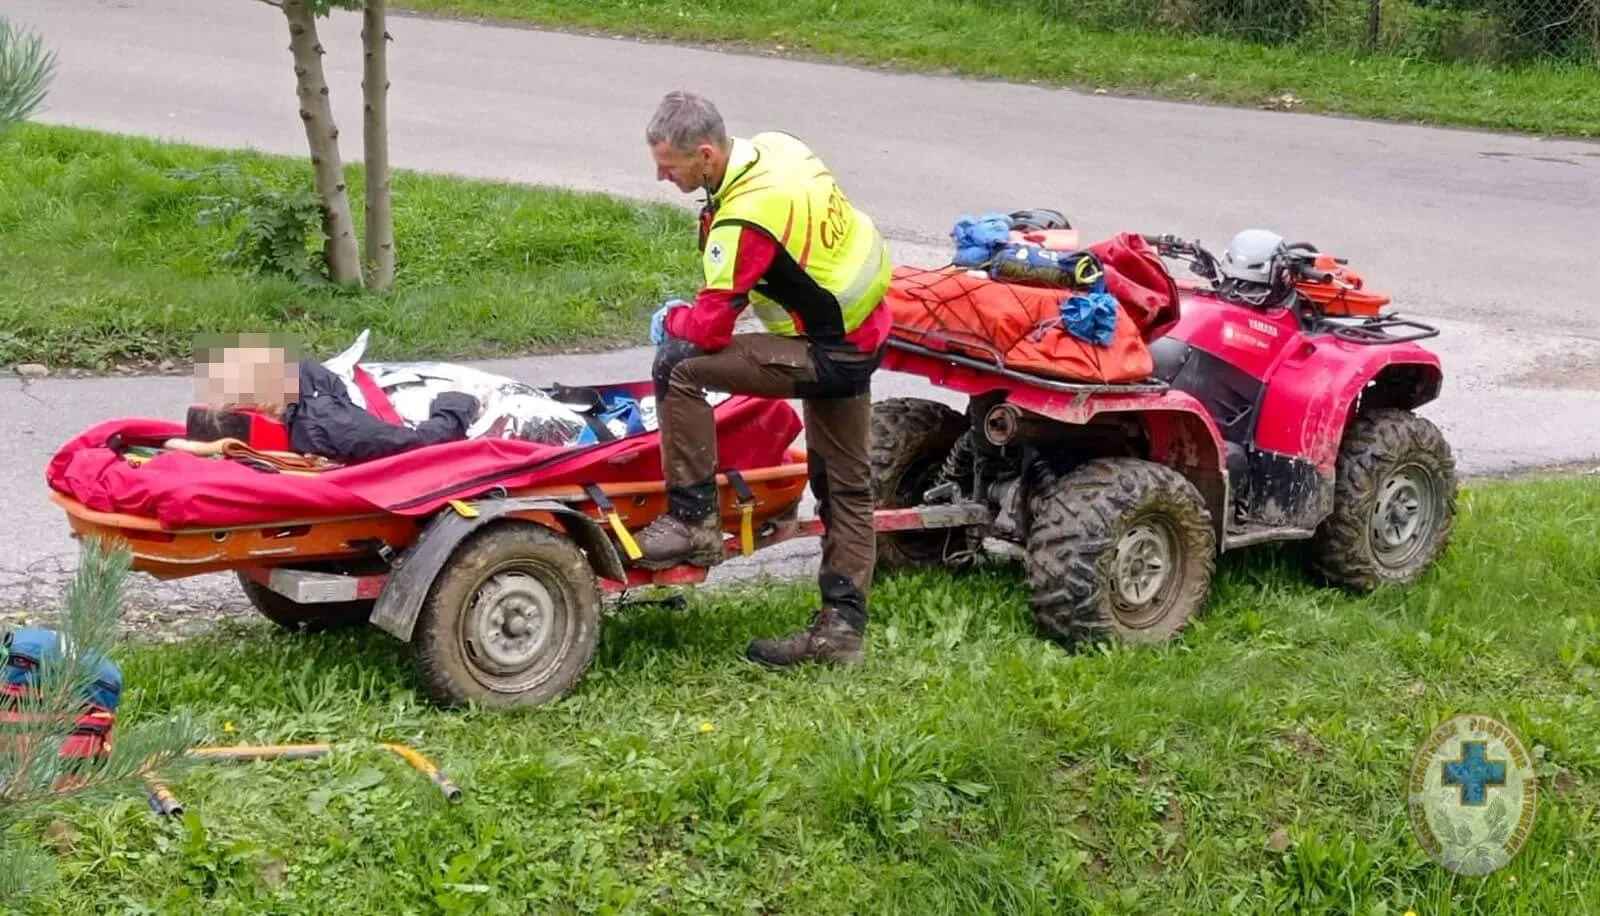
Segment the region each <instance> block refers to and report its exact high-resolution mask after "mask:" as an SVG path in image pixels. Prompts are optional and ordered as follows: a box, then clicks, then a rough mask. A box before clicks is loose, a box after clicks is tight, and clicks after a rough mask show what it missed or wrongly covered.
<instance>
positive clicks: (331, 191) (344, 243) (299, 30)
mask: <svg viewBox="0 0 1600 916" xmlns="http://www.w3.org/2000/svg"><path fill="white" fill-rule="evenodd" d="M283 15H284V17H285V18H286V19H288V20H289V50H290V51H291V52H293V54H294V74H295V82H296V92H297V94H298V95H299V97H300V120H301V121H302V122H303V123H304V124H305V126H306V143H307V144H308V145H309V146H310V149H311V166H312V170H313V171H314V173H315V175H316V180H317V194H318V196H320V197H321V198H322V231H323V233H324V234H325V235H326V236H327V241H326V242H324V243H323V249H322V254H323V258H324V259H325V260H326V261H327V264H328V275H329V277H330V278H332V279H333V281H334V282H335V283H341V284H343V283H356V284H359V283H360V282H361V251H360V249H359V248H358V247H357V246H356V234H355V225H354V224H353V222H352V220H351V218H350V195H349V193H348V191H347V189H346V187H345V183H344V164H343V163H342V162H341V161H340V159H339V128H338V126H337V125H335V124H334V123H333V104H332V102H331V101H330V100H329V98H328V80H327V77H326V76H324V75H323V72H322V54H323V51H322V42H321V41H320V40H319V39H318V38H317V23H316V20H315V18H313V15H312V12H311V9H310V8H309V7H308V6H307V5H306V0H284V3H283Z"/></svg>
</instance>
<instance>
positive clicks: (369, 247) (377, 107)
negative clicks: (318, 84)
mask: <svg viewBox="0 0 1600 916" xmlns="http://www.w3.org/2000/svg"><path fill="white" fill-rule="evenodd" d="M388 5H389V4H388V0H366V4H365V5H364V7H363V9H362V14H361V16H362V24H361V43H362V46H363V50H364V51H365V54H366V63H365V65H364V67H363V70H362V78H361V92H362V95H363V96H364V97H365V99H364V101H365V105H366V114H365V117H364V118H363V119H362V128H363V136H362V140H363V143H364V144H365V155H366V179H367V186H366V208H367V238H366V255H367V263H366V275H367V285H368V286H369V287H371V288H373V289H377V290H383V289H388V288H389V284H390V283H392V282H393V281H394V216H393V213H392V211H391V209H390V206H389V52H388V43H389V41H390V40H391V39H390V37H389V32H388V29H387V24H386V20H387V7H388Z"/></svg>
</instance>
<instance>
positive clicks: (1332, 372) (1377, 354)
mask: <svg viewBox="0 0 1600 916" xmlns="http://www.w3.org/2000/svg"><path fill="white" fill-rule="evenodd" d="M1443 383H1444V370H1443V368H1442V367H1441V366H1440V362H1439V357H1438V356H1437V355H1436V354H1434V353H1432V352H1431V351H1429V350H1426V349H1423V348H1422V347H1420V346H1417V345H1416V344H1414V343H1398V344H1390V345H1382V346H1374V345H1362V344H1355V343H1350V342H1348V341H1344V340H1339V339H1337V338H1332V337H1321V338H1316V339H1312V340H1307V341H1305V342H1304V343H1302V344H1301V345H1300V346H1299V347H1298V348H1297V349H1296V350H1294V351H1293V352H1291V353H1289V354H1287V355H1286V356H1285V357H1284V359H1283V360H1282V361H1281V362H1280V363H1279V364H1278V366H1277V368H1276V369H1275V370H1274V371H1273V373H1272V375H1271V377H1270V379H1269V380H1268V383H1267V387H1266V392H1265V395H1264V396H1263V398H1262V402H1261V414H1260V418H1259V420H1258V421H1257V425H1256V437H1255V439H1256V446H1257V447H1258V448H1260V449H1262V450H1264V451H1268V452H1276V453H1278V454H1281V455H1286V456H1290V457H1294V458H1299V459H1302V460H1305V461H1309V462H1311V463H1312V464H1313V465H1314V466H1315V467H1316V469H1317V471H1318V473H1320V474H1322V475H1324V476H1329V477H1331V475H1332V474H1333V472H1334V468H1335V465H1336V464H1337V463H1338V458H1339V446H1340V442H1341V441H1342V439H1343V437H1344V430H1345V427H1346V426H1347V425H1348V424H1349V422H1350V420H1351V419H1352V418H1353V417H1354V416H1355V414H1356V409H1357V408H1358V407H1365V408H1373V407H1399V408H1405V409H1414V408H1417V407H1421V406H1422V405H1423V404H1427V403H1428V402H1430V401H1432V400H1434V399H1435V398H1437V397H1438V396H1439V390H1440V387H1441V386H1442V385H1443Z"/></svg>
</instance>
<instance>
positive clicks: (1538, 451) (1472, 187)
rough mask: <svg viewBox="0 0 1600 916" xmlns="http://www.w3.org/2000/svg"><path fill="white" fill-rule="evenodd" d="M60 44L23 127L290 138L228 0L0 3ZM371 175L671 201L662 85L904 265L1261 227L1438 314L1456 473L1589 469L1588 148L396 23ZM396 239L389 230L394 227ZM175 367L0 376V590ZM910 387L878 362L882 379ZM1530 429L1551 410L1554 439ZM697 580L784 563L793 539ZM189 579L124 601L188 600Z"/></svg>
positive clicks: (29, 560)
mask: <svg viewBox="0 0 1600 916" xmlns="http://www.w3.org/2000/svg"><path fill="white" fill-rule="evenodd" d="M5 12H6V14H7V15H9V16H10V17H12V18H13V19H14V20H17V21H20V22H22V23H24V24H27V25H30V26H33V27H35V28H38V29H39V30H40V31H42V32H43V34H44V35H45V38H46V40H47V42H48V43H49V45H50V46H51V47H53V48H54V49H55V50H56V51H57V53H58V57H59V73H58V76H57V78H56V81H55V83H54V86H53V88H52V91H51V94H50V97H49V100H48V108H47V110H46V111H44V112H43V113H42V114H41V115H40V117H39V120H42V121H46V122H51V123H60V124H73V125H79V126H85V127H91V128H96V129H101V130H112V131H122V132H128V133H137V134H143V135H152V136H160V137H165V138H171V139H179V140H186V141H190V142H196V143H202V144H207V145H215V146H229V147H253V148H257V149H261V150H267V151H272V152H280V153H289V154H295V155H304V154H305V145H304V135H303V132H302V130H301V126H300V122H299V119H298V118H297V117H296V104H295V97H294V77H293V73H292V70H291V63H290V57H289V52H288V50H287V29H286V26H285V24H284V22H283V19H282V16H281V14H280V13H279V12H278V11H277V10H275V9H273V8H271V7H269V6H266V5H264V4H261V3H256V2H251V0H142V2H137V3H135V2H132V0H126V2H112V0H6V2H5ZM390 32H391V33H392V35H393V36H394V39H395V41H394V43H393V45H392V46H391V51H390V55H391V61H390V68H391V78H392V84H393V85H392V90H391V99H390V111H391V119H392V120H391V146H392V157H393V161H394V163H395V165H396V166H399V167H407V168H417V169H426V170H432V171H442V172H452V173H458V174H463V175H473V176H480V177H488V178H498V179H508V180H515V181H523V182H538V183H549V184H559V185H564V186H568V187H575V188H581V189H590V190H600V191H609V192H614V193H621V194H626V195H631V196H636V197H641V198H647V199H656V200H664V201H672V202H677V203H685V204H686V203H688V201H687V200H686V199H685V198H684V197H683V196H682V195H680V194H678V192H677V191H676V190H675V189H673V188H671V187H670V186H668V185H662V184H657V183H656V182H655V181H654V180H653V170H652V167H651V163H650V160H649V157H648V154H647V152H646V150H645V146H644V141H643V128H644V124H645V122H646V121H647V120H648V118H649V116H650V113H651V111H652V109H653V107H654V104H655V102H656V100H657V99H658V98H659V97H660V95H661V94H662V93H663V92H665V91H666V90H668V89H670V88H674V87H679V86H683V87H689V88H696V89H700V90H702V91H705V92H707V93H709V94H711V95H712V96H713V97H714V98H715V99H716V100H717V102H718V104H719V105H720V106H721V107H722V109H723V111H724V114H725V115H726V117H727V119H728V121H729V124H730V127H731V129H733V130H734V131H736V132H741V133H748V132H752V131H755V130H760V129H764V128H767V127H780V128H783V129H787V130H791V131H794V132H796V133H798V134H800V135H801V136H803V137H805V138H806V139H807V140H808V141H810V142H811V143H812V145H813V146H814V147H815V148H816V149H817V150H818V151H819V152H820V153H821V155H822V156H823V157H824V158H825V159H826V160H827V161H828V162H829V163H830V164H831V165H832V167H833V169H834V171H835V172H836V174H838V175H839V177H840V179H841V181H842V182H843V183H844V185H845V187H846V189H847V191H848V192H849V193H850V194H851V196H852V197H853V199H854V200H855V201H856V202H857V203H858V205H859V206H861V207H863V208H864V209H866V210H868V211H869V212H871V213H872V214H873V215H874V216H875V217H876V218H877V219H878V220H879V222H880V223H881V224H882V225H883V227H884V228H885V231H886V234H888V235H889V237H890V239H891V242H892V243H893V247H894V249H895V254H896V256H897V257H898V258H899V259H901V260H904V261H916V262H924V263H927V262H933V263H941V262H942V261H943V260H944V259H945V258H946V257H947V250H948V249H947V244H946V242H947V239H946V237H945V233H946V232H947V230H948V228H949V226H950V224H951V223H952V221H953V220H954V219H956V218H957V217H959V216H961V215H963V214H974V215H976V214H979V213H982V212H985V211H988V210H995V209H1012V208H1016V207H1024V206H1048V207H1055V208H1057V209H1060V210H1063V211H1065V212H1066V213H1067V214H1068V215H1069V216H1070V217H1071V218H1072V219H1073V220H1074V222H1075V223H1076V224H1077V225H1078V226H1079V227H1080V228H1081V229H1082V230H1083V232H1084V233H1085V234H1086V236H1087V237H1089V238H1097V237H1102V236H1105V235H1108V234H1111V233H1114V232H1117V231H1121V230H1124V229H1134V230H1138V231H1149V232H1166V231H1171V232H1177V233H1179V234H1183V235H1188V236H1198V237H1201V238H1203V239H1205V240H1207V241H1208V242H1210V243H1211V244H1213V245H1215V246H1216V247H1218V248H1220V247H1221V246H1222V245H1224V244H1225V243H1226V240H1227V238H1228V237H1229V236H1231V235H1232V234H1233V233H1234V232H1235V231H1238V230H1240V229H1244V228H1249V227H1253V226H1266V227H1269V228H1274V229H1276V230H1278V231H1280V232H1282V233H1283V234H1285V235H1288V236H1293V237H1295V238H1297V239H1307V240H1310V241H1313V242H1315V243H1316V244H1318V245H1319V246H1321V247H1323V248H1324V249H1333V250H1336V251H1338V252H1339V253H1341V254H1343V255H1345V256H1348V257H1349V258H1351V260H1352V262H1353V263H1354V264H1355V265H1356V266H1357V267H1358V269H1361V270H1363V271H1364V272H1365V273H1366V274H1367V276H1368V277H1369V279H1370V280H1371V281H1373V282H1374V283H1375V284H1376V285H1378V286H1381V287H1383V288H1385V289H1387V290H1389V291H1390V292H1392V293H1393V294H1394V295H1395V297H1396V300H1397V303H1398V306H1399V308H1401V309H1402V310H1403V311H1404V312H1406V313H1408V314H1413V315H1417V316H1422V317H1426V318H1429V319H1433V320H1437V321H1438V323H1440V325H1441V327H1443V329H1444V330H1445V332H1446V333H1445V335H1444V337H1443V338H1442V339H1441V340H1439V341H1437V342H1435V343H1436V348H1437V349H1438V351H1439V352H1440V353H1441V355H1442V356H1443V358H1444V359H1445V365H1446V371H1447V372H1448V373H1449V379H1448V382H1447V387H1446V391H1445V395H1444V397H1443V398H1442V399H1441V401H1440V402H1439V403H1438V404H1437V405H1435V406H1433V407H1431V408H1429V409H1428V411H1426V413H1427V414H1428V415H1429V416H1431V417H1433V418H1434V419H1435V420H1436V421H1437V422H1439V423H1440V424H1441V425H1442V426H1443V427H1444V428H1445V430H1446V432H1447V434H1448V435H1449V436H1450V438H1451V440H1452V441H1453V442H1454V443H1455V445H1456V447H1457V448H1458V452H1459V457H1460V459H1461V461H1462V466H1463V470H1464V471H1467V472H1471V473H1483V472H1491V471H1499V470H1506V469H1510V468H1514V467H1518V466H1525V465H1533V464H1542V463H1551V462H1559V461H1582V460H1589V459H1594V458H1597V457H1600V399H1597V398H1596V397H1595V395H1594V393H1593V389H1594V388H1596V387H1600V371H1597V367H1600V311H1597V310H1595V309H1594V308H1592V306H1591V302H1592V301H1593V295H1594V294H1593V283H1594V280H1593V274H1594V268H1595V266H1596V265H1597V264H1600V222H1597V220H1596V217H1595V214H1596V213H1597V212H1600V145H1595V144H1590V143H1584V142H1575V141H1552V140H1545V139H1540V138H1533V137H1524V136H1511V135H1497V134H1489V133H1479V132H1468V131H1454V130H1439V129H1426V128H1421V127H1414V126H1407V125H1398V124H1374V123H1366V122H1361V121H1355V120H1348V119H1340V118H1328V117H1319V116H1311V115H1304V114H1297V113H1283V112H1266V111H1255V110H1235V109H1224V108H1215V107H1209V106H1200V105H1184V104H1170V103H1161V102H1150V101H1141V100H1130V99H1120V98H1116V97H1111V96H1095V95H1092V94H1084V93H1075V92H1069V91H1060V90H1052V89H1046V88H1041V87H1033V86H1017V85H1006V84H997V83H987V82H978V81H967V80H957V79H949V78H934V77H924V76H910V75H895V74H888V73H883V72H876V71H866V70H857V69H849V68H842V67H832V66H824V65H819V64H813V63H806V62H798V61H791V60H785V59H780V58H777V57H760V56H737V55H725V54H718V53H712V52H708V51H700V50H693V49H686V48H679V47H671V46H662V45H652V44H644V43H638V42H631V41H614V40H603V39H595V38H586V37H578V36H572V35H565V34H553V33H546V32H539V31H533V30H527V29H515V28H490V27H486V26H481V25H474V24H469V23H461V22H449V21H439V20H426V19H417V18H406V17H399V16H396V17H394V19H393V21H392V22H391V24H390ZM323 42H324V45H325V46H326V48H327V58H326V65H327V67H328V68H329V75H330V81H331V83H332V93H333V99H334V106H335V111H336V118H337V121H338V124H339V126H340V128H341V131H342V133H343V137H344V141H343V154H344V156H345V157H346V158H353V157H356V156H359V154H360V140H359V138H360V127H361V121H360V89H359V80H360V61H361V58H360V47H359V20H358V19H357V18H356V17H354V16H350V15H345V14H341V15H339V16H336V17H334V19H333V20H332V21H331V22H326V23H324V24H323ZM402 244H403V240H402ZM641 364H642V363H641V362H640V356H639V354H637V353H621V354H615V355H610V356H607V357H604V358H582V359H566V360H553V361H552V360H521V361H511V362H506V363H500V364H496V365H497V367H498V368H501V369H503V370H509V371H513V372H515V373H516V374H518V375H520V376H522V377H525V378H528V379H530V380H532V381H544V380H553V379H556V378H559V379H561V380H563V381H580V380H583V379H586V378H587V379H590V380H610V379H613V378H617V377H630V378H631V377H633V376H635V375H637V374H638V368H637V367H638V366H640V365H641ZM189 391H190V389H189V386H188V383H187V382H186V381H185V380H181V379H170V378H168V379H160V378H151V379H117V380H109V379H81V380H69V379H56V378H50V379H43V380H39V381H32V382H26V383H24V382H22V381H19V380H5V381H0V415H3V416H5V417H6V418H7V426H8V428H9V429H10V430H11V431H12V434H10V435H7V436H5V437H0V509H3V510H4V512H5V515H4V517H5V518H6V519H7V522H8V527H7V531H6V532H4V533H0V538H3V541H0V543H3V544H4V545H5V550H4V552H3V556H5V557H6V558H7V559H5V560H4V561H0V565H3V570H0V604H7V603H17V602H21V603H24V604H34V603H36V602H39V601H48V600H53V596H54V594H55V593H56V590H57V589H58V588H59V585H60V583H61V581H62V577H63V576H64V575H66V574H68V573H69V572H70V569H71V558H72V551H73V548H72V544H71V541H70V540H69V539H68V538H67V536H66V529H65V526H64V523H63V522H62V520H61V518H60V515H59V512H57V511H56V510H55V509H54V508H53V507H52V506H51V505H50V504H49V503H48V501H47V500H46V497H45V488H44V484H43V477H42V472H43V467H44V463H45V462H46V461H47V460H48V457H49V455H50V454H51V452H52V451H53V450H54V449H55V448H56V447H58V446H59V445H60V444H61V443H62V442H64V441H65V440H66V439H68V438H70V437H71V436H72V435H74V434H76V433H77V432H79V431H81V430H82V429H83V428H85V427H86V426H88V425H90V424H91V423H93V422H96V421H98V420H100V419H103V418H105V417H107V416H111V415H127V414H141V413H142V414H156V415H165V416H181V410H182V405H183V404H184V402H185V401H186V400H187V397H188V394H189ZM908 391H918V392H923V393H926V392H927V388H926V386H924V385H921V384H920V383H917V382H915V381H911V380H907V379H904V378H899V377H894V376H886V377H885V378H884V380H883V382H882V383H881V384H880V386H879V393H880V396H886V395H888V394H893V393H902V392H908ZM1554 418H1562V419H1564V421H1565V422H1564V423H1563V426H1565V428H1564V429H1562V430H1560V431H1558V430H1556V428H1555V424H1554V422H1552V421H1553V419H1554ZM782 554H783V555H781V556H774V557H771V558H763V561H762V562H760V563H746V564H735V565H734V566H732V567H730V568H728V569H726V570H725V571H723V572H721V573H719V577H733V576H744V575H749V574H753V573H765V572H778V573H788V572H795V571H799V570H803V569H806V568H807V562H808V559H809V558H810V557H811V556H812V554H810V553H809V552H808V551H806V550H804V549H799V550H790V551H783V552H782ZM228 591H229V590H228V588H227V583H226V581H225V580H220V579H217V578H215V577H208V578H206V579H204V580H194V581H192V582H190V583H188V584H187V585H185V586H182V587H176V586H168V587H163V588H150V587H149V586H148V585H146V584H142V583H141V584H140V585H139V593H140V594H141V595H143V596H145V597H147V598H148V600H149V601H151V602H153V605H152V606H160V605H162V604H163V603H166V604H171V603H172V602H178V601H190V600H196V601H212V600H214V599H215V598H216V597H217V596H219V595H223V594H227V593H228Z"/></svg>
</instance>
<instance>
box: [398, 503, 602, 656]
mask: <svg viewBox="0 0 1600 916" xmlns="http://www.w3.org/2000/svg"><path fill="white" fill-rule="evenodd" d="M470 509H471V510H472V511H470V512H469V513H468V514H462V513H461V512H459V511H456V510H455V509H452V508H446V509H444V510H442V511H440V512H439V513H438V514H436V515H435V516H434V517H433V519H432V520H430V521H429V522H428V525H427V527H426V528H424V529H423V530H422V534H421V535H419V536H418V537H417V540H416V542H415V543H414V544H412V545H411V547H410V548H409V549H407V550H406V552H405V553H403V554H401V555H400V556H398V557H397V558H395V561H394V564H393V566H392V567H391V569H390V571H389V578H388V581H387V582H385V583H384V586H383V591H382V592H380V593H379V594H378V600H377V602H376V603H375V604H374V605H373V608H372V615H371V616H370V617H368V618H367V619H368V621H369V622H371V623H372V624H373V625H375V626H377V627H378V628H379V629H381V630H383V631H384V632H386V633H388V634H389V635H390V636H393V637H395V638H396V639H398V640H400V641H401V642H410V641H411V632H412V629H413V628H414V627H415V626H416V623H417V616H418V615H419V614H421V613H422V602H423V601H424V600H426V599H427V597H428V592H429V591H430V590H431V589H432V588H433V580H434V579H436V578H437V577H438V575H439V571H440V570H442V569H444V565H445V563H447V562H448V561H449V559H450V557H451V556H452V555H453V554H454V553H455V551H456V548H457V547H459V546H460V545H461V542H462V541H464V540H466V539H467V538H468V537H469V536H470V535H471V534H472V533H473V532H475V531H478V530H479V529H481V528H483V527H485V526H487V525H490V524H493V523H495V522H498V521H500V520H501V519H504V518H505V517H506V516H508V515H517V514H522V513H528V512H547V513H549V514H550V515H552V516H554V518H555V520H556V521H557V522H558V523H559V524H560V525H561V528H562V533H564V534H566V535H567V536H568V537H570V538H572V540H573V541H574V542H576V543H577V545H578V546H579V547H580V548H582V549H583V551H584V553H586V554H588V556H589V563H590V564H591V565H592V566H593V567H594V570H595V572H596V573H598V574H599V575H601V576H604V577H606V578H608V579H617V580H621V579H625V578H627V571H626V569H625V568H624V567H623V565H622V557H621V556H619V555H618V553H617V549H616V547H615V546H613V545H612V543H611V540H610V538H608V537H606V534H605V531H604V530H602V529H601V528H600V525H599V523H597V522H596V521H595V520H594V519H592V518H590V517H589V516H587V515H585V514H583V513H582V512H579V511H578V510H577V509H574V508H572V507H571V506H569V505H567V504H565V503H562V502H557V501H555V500H551V499H539V498H528V499H491V500H484V501H481V502H474V503H471V504H470ZM529 524H537V523H532V522H530V523H529Z"/></svg>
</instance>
